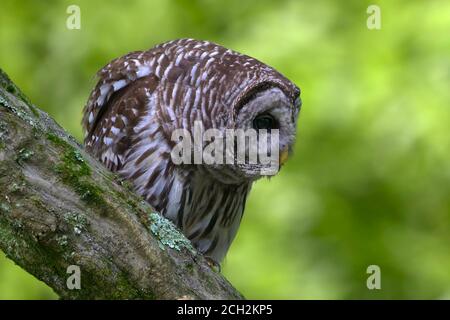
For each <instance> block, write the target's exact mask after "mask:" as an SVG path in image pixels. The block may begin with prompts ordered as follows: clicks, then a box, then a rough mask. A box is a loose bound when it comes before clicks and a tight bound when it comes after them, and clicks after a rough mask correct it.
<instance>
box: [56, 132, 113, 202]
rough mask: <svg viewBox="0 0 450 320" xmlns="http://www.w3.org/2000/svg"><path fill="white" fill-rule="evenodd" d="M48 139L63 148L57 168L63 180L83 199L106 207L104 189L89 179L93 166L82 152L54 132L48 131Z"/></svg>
mask: <svg viewBox="0 0 450 320" xmlns="http://www.w3.org/2000/svg"><path fill="white" fill-rule="evenodd" d="M47 139H48V140H49V141H51V142H53V144H55V145H57V146H58V147H60V148H61V149H63V153H62V156H61V161H60V163H58V164H57V165H56V168H55V170H56V172H57V173H58V175H59V177H60V178H61V180H62V181H63V182H64V183H65V184H67V185H69V186H70V187H72V188H73V189H74V190H75V191H76V193H77V194H78V195H79V196H80V198H81V199H82V200H84V201H86V202H87V203H89V204H92V205H95V206H98V207H103V208H105V209H106V208H107V203H106V201H105V200H104V199H103V197H102V194H103V190H102V189H101V188H100V187H98V186H96V185H95V184H92V183H91V182H90V181H89V177H90V175H91V168H90V167H89V165H88V164H87V163H86V161H85V160H84V158H83V156H82V155H81V154H80V152H79V151H78V150H76V149H75V148H73V147H72V146H71V145H70V144H69V143H67V142H66V141H64V140H63V139H62V138H60V137H58V136H57V135H55V134H53V133H48V134H47Z"/></svg>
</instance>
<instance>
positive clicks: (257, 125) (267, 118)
mask: <svg viewBox="0 0 450 320" xmlns="http://www.w3.org/2000/svg"><path fill="white" fill-rule="evenodd" d="M277 126H278V124H277V122H276V120H275V119H274V118H273V117H272V116H271V115H270V114H260V115H259V116H256V118H255V119H254V120H253V129H255V130H260V129H266V130H270V129H276V128H277Z"/></svg>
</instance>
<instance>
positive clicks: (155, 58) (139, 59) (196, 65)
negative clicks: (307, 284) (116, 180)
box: [82, 39, 299, 262]
mask: <svg viewBox="0 0 450 320" xmlns="http://www.w3.org/2000/svg"><path fill="white" fill-rule="evenodd" d="M98 78H99V81H98V83H97V85H96V86H95V88H94V89H93V91H92V93H91V95H90V97H89V100H88V102H87V104H86V107H85V109H84V116H83V121H82V124H83V128H84V131H85V145H86V148H87V150H88V151H89V152H91V153H92V154H93V155H95V156H96V157H97V158H98V159H99V160H100V161H102V162H103V163H104V164H105V165H106V167H108V168H109V169H110V170H112V171H115V172H118V174H119V175H121V176H122V177H123V178H124V179H127V180H129V181H130V182H132V184H133V185H134V187H135V189H136V191H137V192H138V193H139V194H140V195H142V196H143V197H144V198H145V199H146V200H147V201H148V202H149V203H150V204H151V205H152V206H153V207H154V208H155V209H156V210H158V211H159V212H160V213H161V214H162V215H164V216H165V217H167V218H169V219H170V220H172V221H173V222H174V223H175V224H176V225H177V226H178V227H179V228H180V229H181V230H182V231H183V233H184V234H185V235H186V236H187V237H188V238H189V239H190V240H191V241H192V242H193V244H194V245H195V246H196V248H197V249H198V250H199V251H200V252H202V253H204V254H205V255H207V256H209V257H210V258H212V259H213V260H215V261H216V262H221V261H222V259H223V258H224V256H225V254H226V252H227V251H228V248H229V246H230V244H231V242H232V241H233V239H234V237H235V235H236V232H237V230H238V227H239V224H240V221H241V218H242V214H243V211H244V206H245V201H246V197H247V194H248V192H249V191H250V188H251V185H252V181H247V180H242V179H237V180H233V183H230V181H226V180H223V181H220V179H217V177H213V176H212V175H211V174H210V173H209V172H208V170H206V169H205V168H202V166H201V165H195V166H194V165H179V166H176V165H174V164H173V163H172V161H171V158H170V152H171V149H172V148H173V146H174V142H172V141H171V134H172V132H173V130H174V129H180V128H183V129H187V130H188V131H191V130H192V128H193V124H194V121H196V120H198V121H202V123H203V126H204V128H205V129H208V128H218V129H225V128H234V126H235V121H236V115H237V114H238V112H239V108H240V107H242V105H243V104H244V103H245V101H246V100H248V99H250V98H251V96H252V94H254V93H255V92H256V91H258V90H259V89H261V88H266V87H268V86H269V87H270V86H273V87H277V88H280V89H281V90H283V92H284V93H285V94H286V96H288V97H289V98H290V99H291V100H292V101H293V104H294V101H295V100H296V99H297V98H298V96H299V89H298V88H297V87H296V86H295V85H294V84H293V83H291V82H290V81H289V80H287V79H286V78H285V77H284V76H282V75H281V74H280V73H278V72H277V71H275V70H274V69H272V68H270V67H268V66H267V65H265V64H263V63H261V62H259V61H258V60H256V59H253V58H251V57H248V56H246V55H242V54H240V53H237V52H234V51H232V50H229V49H226V48H224V47H222V46H219V45H216V44H214V43H211V42H208V41H197V40H193V39H180V40H174V41H170V42H166V43H163V44H161V45H158V46H156V47H154V48H152V49H150V50H147V51H137V52H131V53H129V54H127V55H125V56H122V57H120V58H118V59H115V60H113V61H111V62H110V63H109V64H107V65H106V66H105V67H104V68H102V69H101V70H100V71H99V72H98Z"/></svg>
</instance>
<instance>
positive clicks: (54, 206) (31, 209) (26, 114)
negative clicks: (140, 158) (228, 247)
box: [0, 69, 243, 299]
mask: <svg viewBox="0 0 450 320" xmlns="http://www.w3.org/2000/svg"><path fill="white" fill-rule="evenodd" d="M0 248H1V250H3V251H4V252H5V253H6V255H7V256H8V257H9V258H10V259H12V260H13V261H15V263H17V264H18V265H20V266H21V267H22V268H24V269H25V270H26V271H28V272H29V273H31V274H33V275H34V276H36V277H37V278H38V279H40V280H42V281H44V282H45V283H47V284H48V285H49V286H50V287H51V288H53V290H54V291H55V292H56V293H57V294H58V295H59V296H60V297H61V298H64V299H240V298H243V297H242V295H241V294H240V293H239V292H237V291H236V290H235V289H234V288H233V287H232V286H231V285H230V283H229V282H228V281H227V280H226V279H225V278H224V277H223V276H222V275H221V274H220V273H217V272H215V271H214V270H212V269H211V268H210V267H209V266H208V264H207V263H206V261H205V259H204V257H202V256H201V255H200V254H198V253H196V252H195V250H194V249H193V248H192V247H191V245H190V243H189V241H188V240H186V238H184V236H183V235H182V234H180V233H179V232H178V231H177V230H176V229H175V228H174V227H173V225H172V224H171V223H170V222H169V221H167V220H166V219H164V218H161V217H160V216H159V215H157V214H154V213H153V211H152V208H151V207H150V206H149V205H148V204H147V203H145V202H144V201H142V199H141V198H139V197H138V196H136V195H135V194H134V193H133V192H132V191H131V189H130V187H129V186H127V185H126V183H122V182H121V181H120V179H119V178H118V177H117V176H116V175H114V174H113V173H111V172H109V171H108V170H107V169H105V168H104V167H103V166H102V165H101V164H100V163H99V162H98V161H96V160H95V159H93V158H92V157H90V156H89V155H88V154H86V153H85V151H84V150H83V148H82V146H80V145H79V144H78V143H77V142H76V141H75V139H73V138H72V137H71V136H69V135H68V134H67V133H66V132H64V130H63V129H61V127H60V126H58V125H57V124H56V123H55V122H54V121H53V120H52V119H51V118H50V117H49V116H48V115H47V114H46V113H45V112H43V111H41V110H39V109H38V108H36V107H35V106H34V105H32V104H31V103H30V102H29V101H28V99H27V98H26V97H25V96H24V95H23V94H22V93H21V91H20V90H19V89H18V88H17V87H16V86H15V85H14V84H13V83H12V82H11V81H10V80H9V78H8V76H7V75H6V74H5V73H4V72H3V71H2V70H1V69H0ZM70 265H77V266H79V267H80V270H81V289H80V290H77V289H74V290H69V289H68V288H67V285H66V283H67V279H68V277H69V276H70V274H68V273H67V267H68V266H70Z"/></svg>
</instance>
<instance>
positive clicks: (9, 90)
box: [6, 83, 16, 93]
mask: <svg viewBox="0 0 450 320" xmlns="http://www.w3.org/2000/svg"><path fill="white" fill-rule="evenodd" d="M6 91H8V92H9V93H15V92H16V88H14V86H13V84H12V83H10V84H8V85H7V86H6Z"/></svg>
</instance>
